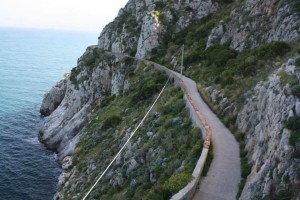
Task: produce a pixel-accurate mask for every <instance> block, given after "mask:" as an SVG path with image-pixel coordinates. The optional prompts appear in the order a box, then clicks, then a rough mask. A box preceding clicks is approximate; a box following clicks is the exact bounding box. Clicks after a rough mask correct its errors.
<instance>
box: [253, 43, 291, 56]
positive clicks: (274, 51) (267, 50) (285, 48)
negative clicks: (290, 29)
mask: <svg viewBox="0 0 300 200" xmlns="http://www.w3.org/2000/svg"><path fill="white" fill-rule="evenodd" d="M290 50H291V47H290V45H289V44H287V43H286V42H279V41H275V42H271V43H269V44H266V45H264V46H261V47H258V48H257V49H256V54H257V56H258V57H259V58H265V59H271V58H275V57H277V56H284V55H285V54H286V53H288V52H289V51H290Z"/></svg>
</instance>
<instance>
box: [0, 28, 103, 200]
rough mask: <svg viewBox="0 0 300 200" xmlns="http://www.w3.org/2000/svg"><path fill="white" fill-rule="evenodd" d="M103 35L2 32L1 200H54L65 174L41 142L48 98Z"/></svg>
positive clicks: (36, 31) (0, 31)
mask: <svg viewBox="0 0 300 200" xmlns="http://www.w3.org/2000/svg"><path fill="white" fill-rule="evenodd" d="M97 36H98V33H84V32H72V31H53V30H35V29H13V28H0V200H31V199H32V200H50V199H52V198H53V195H54V194H55V191H56V188H57V182H58V176H59V174H60V172H61V168H60V166H59V164H58V163H57V162H56V157H55V153H53V152H51V151H49V150H47V149H46V148H45V147H44V145H43V144H41V143H40V142H39V140H38V130H39V127H40V126H41V125H42V123H43V121H44V117H43V116H41V115H40V113H39V108H40V105H41V102H42V100H43V95H44V94H45V93H46V92H47V91H49V90H50V89H51V87H52V86H53V85H54V84H55V83H56V82H57V81H59V80H60V79H61V78H62V77H63V75H64V74H65V73H66V72H69V71H70V70H71V69H72V68H73V67H75V66H76V63H77V59H78V58H79V57H80V56H81V55H82V54H83V53H84V51H85V49H86V47H87V46H89V45H93V44H96V43H97Z"/></svg>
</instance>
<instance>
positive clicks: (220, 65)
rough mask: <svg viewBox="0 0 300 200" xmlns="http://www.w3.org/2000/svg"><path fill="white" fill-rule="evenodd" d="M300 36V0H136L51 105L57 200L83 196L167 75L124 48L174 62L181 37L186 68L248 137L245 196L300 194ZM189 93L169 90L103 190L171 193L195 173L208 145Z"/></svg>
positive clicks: (47, 106)
mask: <svg viewBox="0 0 300 200" xmlns="http://www.w3.org/2000/svg"><path fill="white" fill-rule="evenodd" d="M299 34H300V2H299V1H298V0H237V1H233V0H193V1H192V0H184V1H181V0H178V1H169V0H142V1H136V0H129V2H128V3H127V5H126V6H125V7H124V8H122V9H121V10H120V11H119V14H118V16H117V17H116V18H115V20H114V21H113V22H111V23H110V24H108V25H107V26H106V27H105V28H104V30H103V31H102V33H101V34H100V36H99V40H98V45H96V46H92V47H89V48H88V49H87V51H86V52H85V53H84V55H83V56H82V57H81V58H80V59H79V60H78V66H77V67H76V68H74V69H73V70H72V72H71V74H70V75H66V76H65V79H64V80H62V81H61V82H59V83H58V84H57V85H56V86H55V87H54V88H52V90H51V91H50V92H49V94H47V95H46V96H45V99H44V101H43V105H42V107H41V112H42V113H43V114H45V115H50V116H49V117H48V118H47V119H46V123H45V125H44V126H43V127H42V128H41V131H40V139H41V141H42V142H44V143H45V144H46V145H47V147H49V148H51V149H54V150H56V151H58V153H59V154H58V155H59V159H60V160H63V159H64V161H63V165H64V168H65V172H64V173H63V174H62V175H61V177H60V183H59V192H58V193H57V198H58V199H60V198H62V197H64V198H66V199H69V198H71V196H72V197H74V198H75V199H76V198H80V197H81V196H82V191H86V190H87V188H88V187H89V186H90V184H91V182H92V181H93V179H91V178H92V177H94V176H95V174H96V173H99V172H100V171H101V170H103V168H104V167H105V165H103V163H105V164H106V163H107V162H108V161H109V158H110V156H112V155H113V154H114V153H115V152H116V149H118V148H119V147H120V144H121V141H122V140H124V138H126V137H128V134H129V133H130V129H128V128H129V127H131V128H133V127H134V126H135V125H136V123H137V121H138V119H140V117H141V113H142V111H143V110H144V109H145V108H146V107H147V106H148V105H149V104H150V102H151V100H152V99H153V96H154V95H155V94H156V92H157V91H158V88H160V86H161V84H162V82H163V80H165V77H164V76H163V75H162V74H156V73H157V72H155V70H154V69H152V68H151V66H145V65H144V64H141V63H137V62H136V61H134V60H132V59H130V58H129V57H126V56H124V55H123V54H125V55H126V54H127V55H131V56H135V57H136V58H139V59H144V58H146V59H148V60H153V61H155V62H157V63H160V64H163V65H165V66H167V67H172V68H173V66H174V65H175V67H176V66H177V67H179V64H178V63H179V62H180V60H179V59H180V58H179V56H178V52H179V49H180V48H181V47H182V45H185V53H184V74H185V75H186V76H188V77H190V78H192V79H193V80H195V81H196V82H197V83H198V88H199V92H200V93H201V94H202V96H203V97H204V98H205V100H206V101H207V103H208V104H209V105H210V107H211V108H212V109H213V110H214V111H215V113H216V114H217V115H218V116H219V118H221V119H222V120H223V122H224V124H226V125H227V126H228V127H229V128H230V130H231V131H232V132H233V133H234V134H235V136H236V139H237V140H238V141H239V142H240V147H241V164H242V168H243V171H242V177H243V179H242V181H241V183H240V188H239V189H240V192H239V194H237V197H238V198H240V199H297V198H300V191H299V187H300V186H299V183H300V169H299V166H300V164H299V154H300V147H299V145H300V141H299V125H298V124H300V121H299V118H300V113H299V107H300V96H299V87H300V86H299V81H300V72H299V65H300V58H299V54H300V43H299V42H300V36H299ZM105 51H107V52H113V53H105ZM177 69H178V68H177ZM167 95H171V96H174V97H172V98H171V99H169V100H168V101H167V99H168V97H167ZM181 96H182V94H181V92H180V91H178V89H176V88H169V89H168V91H167V94H165V96H164V97H163V98H162V101H161V102H160V105H159V106H157V108H156V112H154V113H153V114H152V116H151V120H150V119H149V121H147V125H145V127H143V130H142V132H141V134H143V133H145V134H144V135H143V136H139V137H137V138H136V143H134V144H131V145H130V148H129V149H128V150H127V152H126V153H127V154H129V155H130V157H131V156H132V157H133V158H132V159H129V158H128V159H127V156H128V155H125V154H124V155H122V158H123V159H122V160H119V161H118V163H117V165H116V166H115V167H114V171H116V172H118V173H117V176H116V174H114V173H109V176H108V177H106V179H105V180H104V181H105V182H103V183H105V186H104V187H103V188H102V189H99V188H98V189H96V191H95V192H94V193H93V196H94V197H95V198H100V197H101V199H126V198H128V199H141V196H143V197H144V198H145V199H160V198H162V199H166V198H168V197H169V195H170V194H171V193H172V192H174V191H171V190H170V188H169V189H168V187H167V186H166V185H168V183H169V182H168V181H167V180H169V178H170V177H172V176H173V175H175V174H176V173H178V172H179V171H180V172H188V174H189V173H191V169H192V168H193V167H192V166H194V164H195V163H194V162H195V159H197V157H198V154H196V153H195V152H197V153H199V152H198V150H199V148H201V146H200V144H201V143H199V144H198V143H195V141H196V140H195V138H197V137H198V136H199V133H198V132H199V131H195V130H194V129H192V127H191V126H190V122H189V120H188V118H187V117H188V115H187V114H186V111H184V108H183V106H182V98H181ZM134 98H135V99H139V100H138V101H136V102H134V100H133V99H134ZM140 98H142V99H140ZM170 102H171V103H173V104H174V105H177V104H178V106H179V108H181V109H179V110H178V109H175V107H174V106H172V107H171V106H170V105H168V104H170ZM176 108H177V106H176ZM165 109H166V110H165ZM176 116H180V119H177V118H176ZM156 119H157V120H156ZM161 119H165V121H164V120H162V121H161ZM127 120H129V121H127ZM182 126H184V128H183V127H182ZM112 127H113V128H112ZM125 127H126V128H125ZM175 130H176V131H175ZM164 132H165V133H168V134H163V133H164ZM189 133H191V134H189ZM154 136H155V137H154ZM169 137H171V138H169ZM199 137H200V136H199ZM146 139H148V140H146ZM198 139H199V138H198ZM170 141H172V142H170ZM197 141H200V139H199V140H197ZM142 144H143V145H144V144H147V145H148V146H147V145H146V146H145V147H144V146H143V145H142ZM179 144H180V145H179ZM76 145H77V148H76ZM182 145H183V146H182ZM150 146H151V148H150ZM138 147H139V148H141V149H143V151H142V150H141V149H139V148H138ZM137 149H139V150H137ZM135 150H137V151H136V152H134V151H135ZM150 150H151V151H150ZM172 151H176V153H175V154H171V153H170V152H172ZM128 152H129V153H128ZM73 154H74V155H73ZM69 155H73V161H72V158H70V157H66V156H69ZM183 155H188V156H185V157H183ZM154 156H158V158H159V159H158V160H159V163H160V165H158V161H156V160H155V159H151V158H152V157H154ZM173 156H176V157H173ZM148 158H149V159H148ZM100 159H101V161H100ZM69 166H70V167H69ZM178 170H179V171H178ZM145 174H146V175H145ZM185 175H186V176H188V175H187V174H184V177H185V178H187V177H186V176H185ZM132 177H136V178H134V179H132ZM146 177H148V179H147V178H146ZM177 178H178V177H177ZM145 179H147V181H145ZM178 180H180V179H178ZM185 180H186V179H185ZM179 182H180V181H179ZM154 183H155V184H159V186H158V187H154ZM182 186H183V185H181V186H180V187H182ZM178 189H179V188H176V190H178ZM79 191H80V193H79Z"/></svg>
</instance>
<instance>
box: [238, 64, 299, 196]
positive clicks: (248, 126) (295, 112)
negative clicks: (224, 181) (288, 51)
mask: <svg viewBox="0 0 300 200" xmlns="http://www.w3.org/2000/svg"><path fill="white" fill-rule="evenodd" d="M293 63H294V62H293V60H292V59H291V60H290V61H289V63H287V64H285V65H283V66H282V67H281V68H280V69H279V70H277V72H276V73H275V74H272V75H271V76H270V77H269V79H268V80H267V81H265V82H263V81H262V82H260V83H258V84H257V85H256V86H255V88H254V89H253V90H252V91H251V92H253V95H251V96H250V97H249V98H247V99H246V103H245V105H244V108H243V110H242V111H241V112H240V113H239V114H238V117H237V126H238V129H239V131H240V132H242V133H244V134H245V142H246V150H247V151H248V158H249V162H250V163H251V165H252V169H251V173H250V174H249V176H248V178H247V181H246V185H245V188H244V190H243V192H242V195H241V198H240V199H263V198H270V199H281V198H283V197H284V198H287V199H292V197H295V196H298V198H299V192H300V160H299V153H300V151H299V150H300V149H299V144H300V143H299V140H298V141H297V139H296V141H294V142H293V141H292V139H291V134H294V133H291V130H289V127H288V126H287V125H286V124H287V121H288V120H289V119H290V118H293V117H296V118H298V117H300V115H299V114H300V113H299V106H298V105H299V104H300V99H299V97H297V96H294V95H293V94H294V93H293V92H292V89H291V88H293V85H292V84H297V83H298V84H299V81H300V79H297V78H296V75H297V77H299V73H300V72H299V71H297V70H296V71H295V70H294V69H295V66H294V65H293ZM291 69H292V70H291ZM286 77H288V78H289V79H290V81H289V82H288V84H286V80H285V78H286ZM293 81H295V82H293ZM299 122H300V121H299ZM299 122H298V123H299ZM297 134H298V133H297ZM298 137H299V136H298ZM297 194H298V195H297Z"/></svg>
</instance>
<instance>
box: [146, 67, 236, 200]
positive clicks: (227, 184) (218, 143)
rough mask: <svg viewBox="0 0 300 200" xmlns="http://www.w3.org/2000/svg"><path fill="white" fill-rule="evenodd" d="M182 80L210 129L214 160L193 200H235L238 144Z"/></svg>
mask: <svg viewBox="0 0 300 200" xmlns="http://www.w3.org/2000/svg"><path fill="white" fill-rule="evenodd" d="M146 62H149V63H152V64H154V65H155V67H156V68H159V69H162V70H164V71H167V73H171V74H173V75H175V76H178V77H180V75H179V74H178V73H177V72H174V71H172V70H169V69H167V68H166V67H164V66H161V65H159V64H156V63H153V62H150V61H146ZM182 81H183V83H184V84H185V85H186V89H187V92H188V93H189V95H190V96H191V98H192V100H193V101H194V103H195V104H196V106H197V107H198V108H199V110H200V112H201V113H202V115H203V116H204V118H205V119H206V121H207V123H208V124H209V126H210V128H211V130H212V144H213V156H214V159H213V161H212V163H211V165H210V169H209V171H208V173H207V176H206V177H204V178H202V179H201V180H200V183H199V189H197V191H196V193H195V195H194V198H193V200H234V199H236V194H237V192H238V184H239V182H240V179H241V164H240V148H239V144H238V142H237V141H236V140H235V138H234V136H233V134H232V133H231V132H230V131H229V130H228V129H227V128H226V127H225V125H224V124H223V123H222V122H221V121H220V120H219V118H218V117H217V116H216V115H215V114H214V113H213V112H212V111H211V109H210V108H209V107H208V106H207V105H206V103H205V102H204V101H203V99H202V98H201V96H200V95H199V92H198V89H197V85H196V83H195V82H194V81H193V80H191V79H190V78H187V77H185V76H182Z"/></svg>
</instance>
